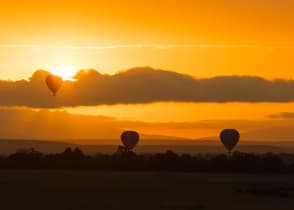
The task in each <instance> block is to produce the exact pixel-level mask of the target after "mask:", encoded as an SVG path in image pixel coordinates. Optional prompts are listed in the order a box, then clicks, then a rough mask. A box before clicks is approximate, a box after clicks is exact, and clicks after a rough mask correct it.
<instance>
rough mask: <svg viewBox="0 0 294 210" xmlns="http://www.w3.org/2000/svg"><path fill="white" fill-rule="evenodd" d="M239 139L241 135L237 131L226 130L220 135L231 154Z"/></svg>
mask: <svg viewBox="0 0 294 210" xmlns="http://www.w3.org/2000/svg"><path fill="white" fill-rule="evenodd" d="M239 138H240V134H239V132H238V131H237V130H236V129H224V130H222V132H221V133H220V140H221V142H222V143H223V145H224V146H225V148H226V149H227V150H228V152H229V153H231V152H232V150H233V149H234V147H235V146H236V145H237V143H238V141H239Z"/></svg>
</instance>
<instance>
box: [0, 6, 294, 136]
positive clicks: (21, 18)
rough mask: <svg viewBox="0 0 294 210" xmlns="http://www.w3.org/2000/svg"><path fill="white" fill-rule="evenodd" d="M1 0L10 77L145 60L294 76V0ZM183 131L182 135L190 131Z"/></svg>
mask: <svg viewBox="0 0 294 210" xmlns="http://www.w3.org/2000/svg"><path fill="white" fill-rule="evenodd" d="M0 3H1V7H0V28H1V33H0V79H1V80H13V81H16V80H21V79H28V78H29V77H30V76H31V75H32V74H33V73H34V72H35V71H36V70H37V69H45V70H48V71H54V70H56V69H59V68H60V67H67V68H68V69H73V70H76V71H78V70H80V69H96V70H98V71H99V72H101V73H107V74H112V75H113V74H115V73H117V72H119V71H121V70H126V69H129V68H132V67H139V66H150V67H153V68H156V69H163V70H169V71H175V72H178V73H181V74H188V75H191V76H193V77H195V78H211V77H215V76H223V75H227V76H230V75H243V76H244V75H255V76H259V77H262V78H265V79H269V80H271V79H276V78H281V79H294V76H293V69H294V62H293V60H294V53H293V51H294V28H293V25H294V2H293V1H292V0H240V1H235V0H226V1H221V0H210V1H208V0H206V1H204V0H203V1H201V0H198V1H197V0H185V1H183V0H182V1H179V0H169V1H166V0H141V1H135V0H96V1H94V0H83V1H82V0H81V1H75V0H71V1H66V0H58V1H57V0H51V1H46V0H44V1H34V0H10V1H6V0H1V1H0ZM0 92H1V90H0ZM292 107H293V104H292V103H284V102H281V101H279V103H276V102H275V103H269V102H263V103H248V102H246V103H245V102H238V103H232V102H228V103H217V102H213V103H185V102H168V103H166V102H157V101H155V102H154V103H151V104H144V105H143V104H140V103H139V104H120V105H99V106H92V105H91V106H79V107H66V108H64V110H67V111H69V112H70V113H73V114H86V115H106V116H111V117H116V118H118V119H123V120H133V121H145V122H170V121H177V122H191V121H197V120H208V119H209V120H268V121H274V120H276V119H272V118H270V117H269V116H271V115H275V114H279V113H281V112H287V113H292V112H294V110H293V108H292ZM240 110H242V111H240ZM290 122H291V120H290ZM287 123H289V120H288V121H287ZM174 132H175V136H183V135H184V134H183V133H181V134H180V133H179V131H174ZM177 132H178V133H177ZM199 132H200V131H199ZM156 133H157V134H160V133H158V131H156ZM187 133H188V136H190V137H193V138H194V137H200V136H201V137H203V133H205V132H203V131H202V134H201V135H200V136H199V135H197V133H195V132H186V134H187ZM200 133H201V132H200ZM164 134H166V133H164ZM177 134H179V135H177ZM171 135H173V134H171ZM209 135H211V134H210V133H209ZM185 136H187V135H185Z"/></svg>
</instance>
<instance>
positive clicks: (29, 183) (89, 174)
mask: <svg viewBox="0 0 294 210" xmlns="http://www.w3.org/2000/svg"><path fill="white" fill-rule="evenodd" d="M0 187H1V190H0V193H1V195H0V196H1V202H0V209H3V210H67V209H73V210H84V209H87V210H88V209H89V210H92V209H93V210H94V209H95V210H98V209H102V210H104V209H125V210H132V209H140V210H145V209H146V210H147V209H148V210H157V209H168V210H185V209H226V210H236V209H240V210H243V209H244V210H245V209H246V210H247V209H250V210H255V209H256V210H261V209H267V210H287V209H289V210H290V209H293V207H294V191H293V189H294V176H293V175H268V174H267V175H265V174H258V175H256V174H255V175H252V174H251V175H250V174H206V173H169V172H114V171H113V172H103V171H33V170H30V171H21V170H19V171H10V170H9V171H7V170H2V171H0ZM249 191H250V192H249Z"/></svg>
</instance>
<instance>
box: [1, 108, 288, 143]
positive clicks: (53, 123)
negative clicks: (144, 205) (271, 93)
mask: <svg viewBox="0 0 294 210" xmlns="http://www.w3.org/2000/svg"><path fill="white" fill-rule="evenodd" d="M0 119H1V121H2V122H3V123H2V124H1V126H0V139H39V140H40V139H42V140H63V141H69V142H71V143H81V144H85V143H90V144H92V143H95V142H96V143H103V144H110V143H111V144H115V145H117V144H120V134H121V132H122V131H123V130H137V131H138V132H139V133H140V134H141V137H142V138H141V139H142V141H141V142H143V143H144V142H145V140H147V139H149V140H159V139H161V140H163V139H165V140H179V139H183V138H187V139H188V138H190V139H197V138H206V137H212V138H209V139H210V140H219V137H218V135H219V132H220V131H221V130H222V129H224V128H232V127H233V128H236V129H238V130H239V131H240V133H241V141H242V142H243V141H246V140H254V141H255V140H258V141H259V140H260V141H262V140H279V142H280V141H293V139H294V133H293V129H294V125H293V122H291V121H289V120H282V121H280V120H206V121H195V122H144V121H130V120H119V119H116V118H111V117H105V116H89V115H78V114H70V113H67V112H64V111H50V110H47V109H41V110H32V109H30V108H0ZM168 136H169V137H168ZM180 137H181V138H180ZM95 140H97V141H95ZM150 143H151V142H150ZM154 143H155V144H156V141H154Z"/></svg>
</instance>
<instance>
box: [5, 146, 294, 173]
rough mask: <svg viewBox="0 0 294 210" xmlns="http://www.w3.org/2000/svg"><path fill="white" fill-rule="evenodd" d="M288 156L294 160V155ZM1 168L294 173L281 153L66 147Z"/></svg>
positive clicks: (26, 154) (21, 156)
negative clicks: (92, 152)
mask: <svg viewBox="0 0 294 210" xmlns="http://www.w3.org/2000/svg"><path fill="white" fill-rule="evenodd" d="M288 156H291V158H293V159H294V154H293V155H288ZM0 169H24V170H25V169H36V170H48V169H49V170H107V171H119V170H123V171H175V172H176V171H179V172H232V173H294V163H287V162H286V161H284V160H283V158H282V156H281V154H272V153H266V154H249V153H241V152H238V151H236V152H234V153H232V154H231V155H225V154H216V155H201V154H198V155H189V154H181V155H179V154H176V153H175V152H173V151H170V150H168V151H166V152H165V153H158V154H136V153H134V152H132V151H127V152H121V151H119V150H118V152H116V153H114V154H112V155H107V154H96V155H94V156H90V155H86V154H84V153H83V151H82V150H81V149H79V148H74V149H71V148H66V149H65V150H64V151H63V152H61V153H56V154H42V153H41V152H39V151H36V150H35V149H29V150H20V151H17V152H15V153H13V154H11V155H8V156H2V157H0Z"/></svg>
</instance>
